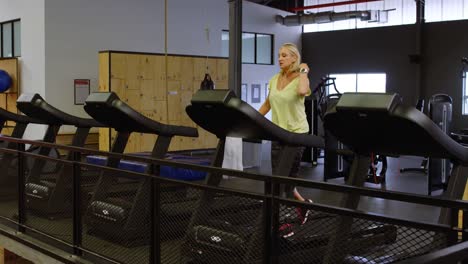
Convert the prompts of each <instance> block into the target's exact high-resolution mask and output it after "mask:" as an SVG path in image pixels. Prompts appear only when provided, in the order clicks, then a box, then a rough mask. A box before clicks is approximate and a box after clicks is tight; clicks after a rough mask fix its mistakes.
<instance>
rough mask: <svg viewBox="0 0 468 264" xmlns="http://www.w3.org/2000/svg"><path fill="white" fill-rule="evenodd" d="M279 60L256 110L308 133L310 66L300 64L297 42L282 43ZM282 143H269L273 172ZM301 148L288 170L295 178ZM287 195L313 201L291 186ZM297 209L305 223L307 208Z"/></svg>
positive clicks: (297, 130)
mask: <svg viewBox="0 0 468 264" xmlns="http://www.w3.org/2000/svg"><path fill="white" fill-rule="evenodd" d="M278 62H279V66H280V71H279V73H277V74H275V75H274V76H273V77H272V78H271V79H270V82H269V86H268V87H269V88H268V89H269V92H268V97H267V98H266V100H265V102H264V103H263V104H262V106H261V107H260V109H259V110H258V111H259V112H260V113H261V114H262V115H266V114H267V113H268V112H269V111H270V110H271V111H272V122H273V123H274V124H276V125H278V126H280V127H281V128H283V129H286V130H288V131H290V132H293V133H308V132H309V125H308V123H307V118H306V113H305V107H304V99H305V96H307V95H310V93H311V91H310V87H309V78H308V77H307V74H308V72H309V67H308V66H307V64H305V63H301V55H300V53H299V50H298V49H297V47H296V45H294V44H292V43H285V44H283V45H282V46H281V47H280V49H279V54H278ZM283 148H284V145H282V144H281V143H279V142H272V143H271V165H272V170H273V174H275V171H276V170H277V165H278V164H279V160H278V159H279V154H280V153H281V151H282V149H283ZM303 152H304V147H297V148H296V152H295V153H296V154H295V161H294V165H293V167H292V168H291V171H290V172H289V176H290V177H294V178H296V177H297V176H298V172H299V166H300V161H301V158H302V153H303ZM287 195H288V196H289V197H294V198H295V199H297V200H299V201H308V202H312V200H310V199H307V200H306V199H305V198H304V197H302V195H301V194H300V193H299V192H298V191H297V189H296V188H295V187H294V188H292V190H290V191H288V192H287ZM297 210H298V215H299V221H300V222H301V223H302V224H304V223H305V222H306V221H307V217H308V214H309V211H308V210H307V211H305V212H304V210H301V209H300V208H298V209H297Z"/></svg>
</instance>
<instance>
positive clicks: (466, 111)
mask: <svg viewBox="0 0 468 264" xmlns="http://www.w3.org/2000/svg"><path fill="white" fill-rule="evenodd" d="M467 73H468V71H467V70H463V72H462V115H464V116H466V115H468V105H465V104H466V103H465V102H466V101H467V100H468V94H467V93H466V88H467V87H468V86H467V83H466V82H467V81H468V80H467V78H466V75H467Z"/></svg>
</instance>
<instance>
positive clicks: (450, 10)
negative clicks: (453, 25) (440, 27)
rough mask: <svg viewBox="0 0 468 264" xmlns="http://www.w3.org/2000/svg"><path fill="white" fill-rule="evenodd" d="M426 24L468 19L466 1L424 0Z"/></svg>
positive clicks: (467, 2) (467, 4) (467, 3)
mask: <svg viewBox="0 0 468 264" xmlns="http://www.w3.org/2000/svg"><path fill="white" fill-rule="evenodd" d="M425 5H426V7H425V17H426V18H425V19H426V22H437V21H447V20H460V19H468V1H466V0H443V1H442V0H426V2H425Z"/></svg>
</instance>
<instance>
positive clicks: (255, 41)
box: [222, 29, 275, 65]
mask: <svg viewBox="0 0 468 264" xmlns="http://www.w3.org/2000/svg"><path fill="white" fill-rule="evenodd" d="M222 32H227V33H228V36H229V30H227V29H223V30H222ZM242 34H253V35H254V47H253V54H254V62H242V64H256V65H274V59H273V56H274V52H273V51H274V50H275V47H274V44H275V35H274V34H270V33H260V32H250V31H242ZM257 35H264V36H270V37H271V38H270V47H271V48H270V63H258V62H257ZM228 41H229V38H228Z"/></svg>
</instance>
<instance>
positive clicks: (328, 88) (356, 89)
mask: <svg viewBox="0 0 468 264" xmlns="http://www.w3.org/2000/svg"><path fill="white" fill-rule="evenodd" d="M366 74H384V75H385V87H384V89H385V90H384V92H383V93H386V92H387V73H386V72H354V73H353V72H347V73H336V72H335V73H328V74H327V76H328V77H333V75H354V80H355V82H354V91H353V92H354V93H360V92H359V91H358V89H359V87H358V83H359V75H366ZM335 82H336V80H335ZM336 89H337V90H338V91H339V92H340V93H345V92H342V91H340V87H337V88H336ZM374 92H375V91H374ZM334 93H335V91H333V93H332V94H334ZM363 93H368V92H363ZM326 94H327V95H330V87H329V86H328V87H327V90H326Z"/></svg>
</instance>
